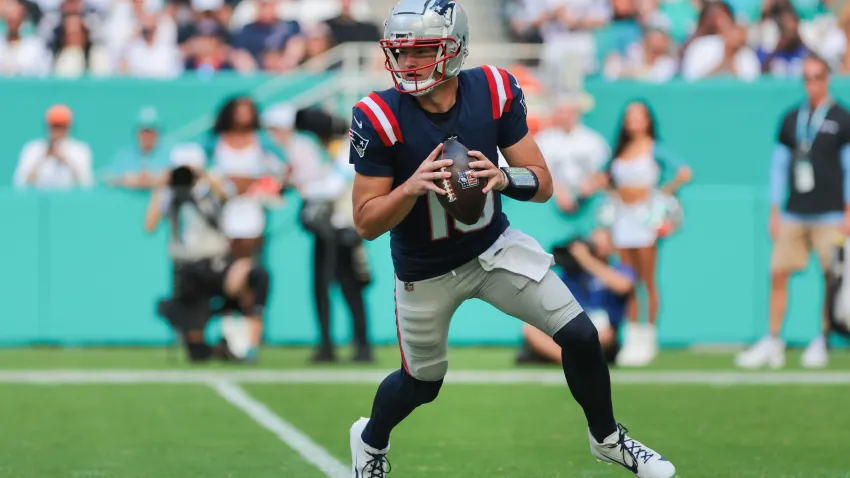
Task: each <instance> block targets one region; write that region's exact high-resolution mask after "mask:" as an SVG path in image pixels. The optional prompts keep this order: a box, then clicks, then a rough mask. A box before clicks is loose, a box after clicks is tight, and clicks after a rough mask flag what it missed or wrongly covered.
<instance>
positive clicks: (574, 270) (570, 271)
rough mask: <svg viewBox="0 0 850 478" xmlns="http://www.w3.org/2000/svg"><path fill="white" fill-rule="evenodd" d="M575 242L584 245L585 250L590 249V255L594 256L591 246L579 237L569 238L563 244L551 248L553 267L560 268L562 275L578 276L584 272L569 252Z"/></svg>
mask: <svg viewBox="0 0 850 478" xmlns="http://www.w3.org/2000/svg"><path fill="white" fill-rule="evenodd" d="M576 242H581V243H583V244H584V245H586V246H587V248H588V249H590V252H591V254H594V255H595V252H594V247H593V244H591V243H590V242H588V241H586V240H584V239H582V238H580V237H573V238H570V239H568V240H567V241H566V242H564V243H563V244H561V245H559V246H555V247H553V248H552V256H553V257H554V258H555V265H557V266H558V267H560V268H562V269H563V270H564V273H565V274H567V275H570V276H575V275H579V274H581V273H582V272H583V271H584V268H583V267H582V266H581V264H579V262H578V261H577V260H576V258H575V256H573V254H572V253H571V252H570V247H571V246H572V245H573V244H575V243H576Z"/></svg>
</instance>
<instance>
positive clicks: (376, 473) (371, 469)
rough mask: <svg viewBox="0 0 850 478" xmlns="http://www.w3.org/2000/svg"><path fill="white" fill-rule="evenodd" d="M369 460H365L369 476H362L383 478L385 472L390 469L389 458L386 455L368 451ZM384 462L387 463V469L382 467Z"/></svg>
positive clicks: (365, 477) (385, 474)
mask: <svg viewBox="0 0 850 478" xmlns="http://www.w3.org/2000/svg"><path fill="white" fill-rule="evenodd" d="M366 454H367V455H369V457H370V458H369V461H367V462H366V467H365V468H364V469H365V470H368V473H369V476H364V477H363V478H385V477H386V476H387V473H389V472H390V470H391V469H392V468H391V467H390V460H388V459H387V455H384V454H381V453H369V452H368V451H367V452H366ZM384 463H386V464H387V469H386V470H385V469H384Z"/></svg>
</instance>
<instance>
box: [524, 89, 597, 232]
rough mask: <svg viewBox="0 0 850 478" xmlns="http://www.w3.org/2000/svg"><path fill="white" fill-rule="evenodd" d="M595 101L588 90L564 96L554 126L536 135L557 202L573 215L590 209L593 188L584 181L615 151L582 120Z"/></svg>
mask: <svg viewBox="0 0 850 478" xmlns="http://www.w3.org/2000/svg"><path fill="white" fill-rule="evenodd" d="M592 101H593V100H592V98H590V97H589V96H588V95H587V94H582V95H577V94H572V95H564V96H562V97H560V98H559V99H558V100H557V101H556V103H555V111H554V114H553V124H552V126H551V127H550V128H547V129H545V130H543V131H541V132H539V133H537V135H536V136H535V139H536V140H537V144H538V145H539V146H540V151H541V152H542V153H543V157H544V158H546V163H547V166H549V170H550V171H551V173H552V182H553V184H554V187H555V203H556V204H557V206H558V208H559V209H560V210H561V211H563V212H565V213H568V214H571V215H574V214H577V213H578V212H579V211H580V210H585V209H586V207H585V206H586V205H587V204H588V200H589V198H590V194H591V191H589V190H587V188H585V187H584V185H585V184H587V183H588V180H589V179H590V178H591V177H592V176H593V174H595V173H597V172H598V171H599V170H600V168H601V167H602V165H603V164H605V161H606V160H607V159H608V157H609V156H610V155H611V149H610V148H609V147H608V144H607V143H606V141H605V139H604V138H603V137H602V135H601V134H599V133H598V132H597V131H595V130H593V129H591V128H588V127H587V126H585V125H584V124H583V123H582V122H581V116H582V114H584V113H586V112H587V111H588V110H589V109H590V107H591V103H592Z"/></svg>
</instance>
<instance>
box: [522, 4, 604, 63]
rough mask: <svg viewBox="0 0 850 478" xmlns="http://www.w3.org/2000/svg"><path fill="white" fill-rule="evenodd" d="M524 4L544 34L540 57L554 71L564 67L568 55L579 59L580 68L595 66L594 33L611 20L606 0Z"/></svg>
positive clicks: (529, 16) (528, 13) (534, 24)
mask: <svg viewBox="0 0 850 478" xmlns="http://www.w3.org/2000/svg"><path fill="white" fill-rule="evenodd" d="M525 5H526V8H527V10H526V11H527V15H528V18H532V19H533V20H531V21H530V24H531V25H532V27H534V26H538V25H539V28H540V33H541V36H542V37H543V41H544V48H543V52H542V53H541V57H542V58H541V59H542V61H543V63H544V65H546V66H547V68H548V69H550V70H552V73H553V74H557V73H556V72H558V71H560V70H561V69H562V68H563V61H564V58H565V56H567V55H570V56H574V57H577V58H578V59H579V60H580V62H581V68H582V71H585V72H594V71H596V70H597V69H598V66H597V64H596V63H597V61H596V41H595V39H594V36H593V32H594V30H596V29H598V28H601V27H603V26H605V25H607V24H608V23H609V22H610V21H611V18H612V11H611V6H610V4H609V1H608V0H585V1H581V2H579V1H574V0H551V1H548V2H538V1H527V2H526V3H525Z"/></svg>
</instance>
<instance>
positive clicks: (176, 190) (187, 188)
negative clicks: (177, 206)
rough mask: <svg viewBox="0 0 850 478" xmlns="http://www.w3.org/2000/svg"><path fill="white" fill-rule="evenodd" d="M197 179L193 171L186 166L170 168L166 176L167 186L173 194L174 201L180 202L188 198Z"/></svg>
mask: <svg viewBox="0 0 850 478" xmlns="http://www.w3.org/2000/svg"><path fill="white" fill-rule="evenodd" d="M197 179H198V177H197V175H196V174H195V171H193V170H192V168H189V167H188V166H178V167H176V168H174V169H173V170H171V172H170V173H169V176H168V188H169V189H170V190H171V192H172V194H174V198H175V202H176V203H182V202H183V201H184V200H186V199H188V198H189V196H190V195H191V193H192V187H193V186H194V185H195V181H197Z"/></svg>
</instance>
